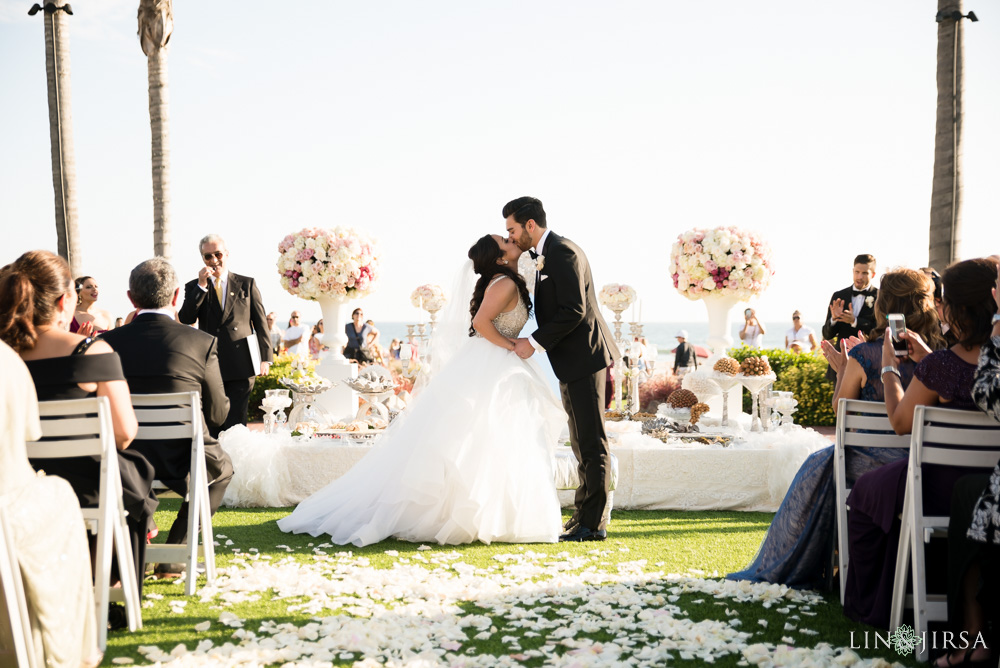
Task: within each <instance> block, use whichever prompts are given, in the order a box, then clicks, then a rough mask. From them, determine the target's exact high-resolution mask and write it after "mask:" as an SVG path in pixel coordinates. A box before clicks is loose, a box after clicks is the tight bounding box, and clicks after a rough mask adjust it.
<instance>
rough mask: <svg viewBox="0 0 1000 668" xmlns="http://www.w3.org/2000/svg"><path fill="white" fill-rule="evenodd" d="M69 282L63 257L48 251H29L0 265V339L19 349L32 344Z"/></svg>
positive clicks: (53, 313) (67, 289)
mask: <svg viewBox="0 0 1000 668" xmlns="http://www.w3.org/2000/svg"><path fill="white" fill-rule="evenodd" d="M72 285H73V279H72V277H71V276H70V273H69V265H68V264H66V260H64V259H63V258H61V257H59V256H58V255H55V254H54V253H50V252H49V251H43V250H39V251H28V252H27V253H25V254H24V255H22V256H21V257H19V258H17V259H16V260H14V261H13V262H11V263H10V264H8V265H7V266H6V267H4V268H3V269H0V339H2V340H3V341H4V342H5V343H6V344H7V345H9V346H10V347H11V348H13V349H14V350H15V351H17V352H19V353H20V352H23V351H25V350H31V349H32V348H34V347H35V343H36V342H37V341H38V328H39V327H41V326H43V325H48V324H51V323H52V321H53V320H54V319H55V317H56V302H57V301H59V298H60V297H62V296H63V295H65V294H66V293H67V292H69V289H70V287H72Z"/></svg>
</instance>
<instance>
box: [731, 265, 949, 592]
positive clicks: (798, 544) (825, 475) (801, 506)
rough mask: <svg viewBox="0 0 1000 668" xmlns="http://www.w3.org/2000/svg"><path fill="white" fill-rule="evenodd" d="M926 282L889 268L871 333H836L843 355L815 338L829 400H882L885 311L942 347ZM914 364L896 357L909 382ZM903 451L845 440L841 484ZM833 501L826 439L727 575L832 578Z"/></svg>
mask: <svg viewBox="0 0 1000 668" xmlns="http://www.w3.org/2000/svg"><path fill="white" fill-rule="evenodd" d="M932 289H933V286H932V285H931V282H930V281H929V280H928V279H927V278H926V277H925V276H923V275H922V274H920V273H919V272H916V271H913V270H912V269H900V270H897V271H892V272H889V273H888V274H886V275H885V277H884V278H883V279H882V289H881V290H879V292H878V297H877V299H876V301H875V329H874V330H873V331H872V333H871V340H870V341H868V342H858V343H857V344H856V345H854V346H853V347H850V346H851V343H852V342H849V341H848V340H847V339H841V341H840V343H841V347H842V348H844V347H846V348H847V349H848V350H849V351H850V352H849V356H845V355H844V354H843V353H841V352H839V351H838V350H837V349H836V348H835V347H834V346H833V345H832V344H831V343H830V342H829V341H823V352H824V354H825V355H826V356H827V360H828V361H829V362H830V366H831V367H832V368H833V369H834V371H836V372H837V390H836V392H837V393H838V396H834V407H835V408H836V405H837V400H838V399H839V398H841V397H842V398H845V399H858V398H860V399H863V400H864V401H879V402H881V401H883V386H882V380H881V378H880V375H879V369H880V368H881V366H879V365H880V364H881V361H882V336H883V334H884V332H885V329H886V327H887V326H888V321H887V320H886V314H887V313H903V314H904V315H905V316H906V321H907V324H908V325H912V327H913V331H915V332H917V333H918V334H920V335H921V336H922V337H925V339H926V340H927V341H930V342H931V344H932V346H933V347H935V348H941V347H943V345H944V344H943V340H942V339H941V332H940V328H939V327H938V320H937V314H936V312H935V310H934V302H933V300H932V298H931V291H932ZM873 360H874V361H873ZM845 368H846V371H845ZM915 368H916V363H914V362H911V361H908V360H907V361H904V362H902V363H901V365H900V373H901V374H902V380H903V384H904V386H905V385H908V384H909V382H910V379H911V378H912V377H913V370H914V369H915ZM845 377H846V378H845ZM906 456H907V453H906V451H905V450H902V451H901V450H890V449H887V448H851V451H850V453H849V455H848V457H847V461H846V473H847V478H848V484H853V483H854V481H855V480H856V479H857V478H858V477H859V476H861V475H862V474H863V473H867V472H868V471H871V470H873V469H876V468H878V467H879V466H882V465H883V464H886V463H888V462H891V461H895V460H897V459H899V458H901V457H906ZM836 503H837V495H836V490H835V488H834V477H833V446H832V445H831V446H830V447H828V448H823V449H822V450H818V451H817V452H814V453H813V454H812V455H810V456H809V457H808V458H807V459H806V461H805V462H803V463H802V466H801V467H800V468H799V471H798V473H796V474H795V478H794V479H793V480H792V484H791V485H790V486H789V488H788V492H787V493H786V494H785V498H784V500H783V501H782V503H781V507H780V508H778V512H777V514H776V515H775V516H774V519H773V520H772V521H771V528H770V529H769V530H768V532H767V535H766V536H765V537H764V542H763V543H762V544H761V547H760V551H759V552H758V553H757V556H756V557H755V558H754V560H753V562H752V563H751V564H750V565H749V566H747V568H746V569H744V570H742V571H738V572H736V573H730V574H729V575H728V576H727V577H728V578H730V579H732V580H751V581H753V582H773V583H776V584H786V585H789V586H792V587H804V588H811V589H815V588H827V587H829V586H830V585H831V584H832V580H833V574H832V572H831V571H830V565H831V564H832V563H833V540H832V537H833V536H834V535H835V532H836V527H835V526H834V522H835V520H836Z"/></svg>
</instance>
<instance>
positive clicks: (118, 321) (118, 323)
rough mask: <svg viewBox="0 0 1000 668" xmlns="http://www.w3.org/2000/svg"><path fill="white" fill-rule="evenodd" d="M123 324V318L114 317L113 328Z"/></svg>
mask: <svg viewBox="0 0 1000 668" xmlns="http://www.w3.org/2000/svg"><path fill="white" fill-rule="evenodd" d="M124 324H125V318H115V329H118V328H119V327H121V326H122V325H124Z"/></svg>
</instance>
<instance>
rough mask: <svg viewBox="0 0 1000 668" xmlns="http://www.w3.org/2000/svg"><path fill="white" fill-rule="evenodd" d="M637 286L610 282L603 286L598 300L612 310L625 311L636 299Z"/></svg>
mask: <svg viewBox="0 0 1000 668" xmlns="http://www.w3.org/2000/svg"><path fill="white" fill-rule="evenodd" d="M636 297H637V295H636V293H635V288H633V287H632V286H630V285H625V284H619V283H609V284H607V285H605V286H604V287H603V288H601V291H600V293H598V295H597V301H599V302H600V303H601V306H604V307H606V308H609V309H611V310H612V311H624V310H625V309H627V308H628V307H629V306H631V305H632V303H633V302H635V300H636Z"/></svg>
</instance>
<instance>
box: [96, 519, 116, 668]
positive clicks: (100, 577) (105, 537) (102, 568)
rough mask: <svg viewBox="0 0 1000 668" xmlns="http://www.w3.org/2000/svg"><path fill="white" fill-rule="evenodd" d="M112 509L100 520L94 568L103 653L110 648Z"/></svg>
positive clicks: (98, 621)
mask: <svg viewBox="0 0 1000 668" xmlns="http://www.w3.org/2000/svg"><path fill="white" fill-rule="evenodd" d="M111 526H112V520H111V509H110V508H108V509H107V510H106V512H105V513H104V515H103V516H102V517H101V518H100V519H99V520H98V527H97V558H96V559H95V568H94V598H95V599H96V603H97V646H98V647H99V648H100V650H101V651H102V652H103V651H105V650H106V649H107V648H108V606H109V604H110V603H111V547H112V546H111V543H112V542H113V536H114V533H113V531H108V529H109V528H110V527H111Z"/></svg>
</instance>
